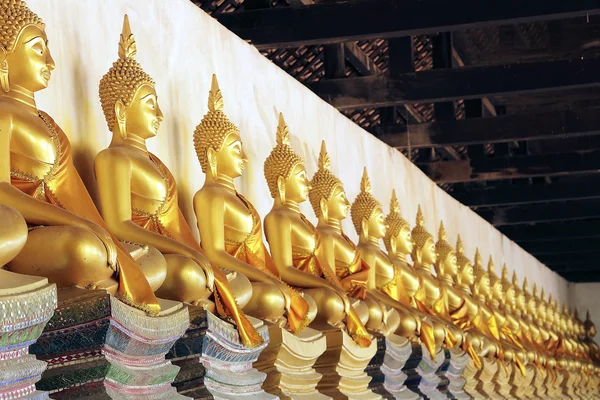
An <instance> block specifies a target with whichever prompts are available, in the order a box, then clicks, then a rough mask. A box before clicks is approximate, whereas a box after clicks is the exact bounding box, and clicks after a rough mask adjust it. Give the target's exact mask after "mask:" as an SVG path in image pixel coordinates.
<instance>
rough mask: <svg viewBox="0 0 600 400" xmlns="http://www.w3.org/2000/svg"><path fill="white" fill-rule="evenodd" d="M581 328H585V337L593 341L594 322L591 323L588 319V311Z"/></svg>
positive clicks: (594, 333)
mask: <svg viewBox="0 0 600 400" xmlns="http://www.w3.org/2000/svg"><path fill="white" fill-rule="evenodd" d="M583 326H584V328H585V336H586V337H588V338H590V339H593V338H594V337H595V336H596V333H597V331H596V325H595V324H594V322H592V319H591V318H590V312H589V311H588V312H587V314H586V316H585V322H584V323H583Z"/></svg>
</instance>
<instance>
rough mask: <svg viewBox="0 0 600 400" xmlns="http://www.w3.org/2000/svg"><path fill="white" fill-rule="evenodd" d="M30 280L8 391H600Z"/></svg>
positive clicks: (2, 304)
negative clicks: (242, 333) (142, 307)
mask: <svg viewBox="0 0 600 400" xmlns="http://www.w3.org/2000/svg"><path fill="white" fill-rule="evenodd" d="M3 273H4V272H3ZM29 289H30V290H29V291H26V292H21V293H20V294H18V295H15V294H14V293H8V292H0V293H2V296H0V308H1V310H2V311H3V313H2V318H1V320H0V400H8V399H20V398H26V399H46V398H48V397H50V398H54V399H185V398H192V399H227V400H229V399H234V398H235V399H239V398H245V399H253V400H262V399H264V400H268V399H277V398H281V399H298V400H299V399H311V400H314V399H319V400H320V399H336V400H337V399H353V400H354V399H356V400H363V399H364V400H375V399H420V398H423V399H448V398H450V399H472V398H473V399H484V398H489V399H505V398H524V399H525V398H526V399H540V398H562V399H591V398H600V397H598V388H597V387H596V388H594V387H592V386H591V384H592V382H591V381H588V382H589V384H588V385H578V384H577V383H580V382H581V376H578V375H579V374H577V373H569V372H567V371H562V372H560V371H559V372H557V373H556V375H555V376H550V375H549V374H548V372H547V371H546V370H544V369H537V368H534V367H530V366H528V367H527V374H526V375H525V376H522V374H521V373H520V372H518V371H516V370H514V369H516V368H514V367H512V366H511V365H508V366H507V365H503V364H502V363H501V362H499V361H498V360H494V359H487V358H486V359H483V365H482V368H477V367H476V366H475V365H474V363H473V361H472V360H471V359H470V358H469V356H468V354H466V353H465V352H463V351H462V350H454V349H453V350H447V349H442V350H441V351H439V352H438V354H437V356H436V358H435V360H433V359H432V358H431V357H430V356H429V352H428V351H427V350H426V348H425V347H424V346H423V345H421V344H418V343H412V342H410V341H409V340H407V339H406V338H403V337H400V336H397V335H390V336H388V337H387V338H384V337H383V336H381V335H375V338H376V339H377V340H373V342H372V344H371V346H370V347H368V348H360V347H359V346H358V345H356V343H355V342H354V341H353V340H352V339H350V337H349V336H348V335H347V334H346V333H345V332H344V331H342V330H338V329H326V330H323V331H317V330H315V329H311V328H307V329H305V330H304V331H303V332H302V333H301V334H298V335H293V334H290V333H289V332H287V331H286V330H283V329H282V328H280V327H278V326H276V325H272V324H271V325H268V324H266V323H264V322H262V321H260V320H257V319H252V320H251V321H252V323H253V325H254V326H255V328H256V329H257V331H258V332H259V333H260V335H261V336H262V337H263V339H264V343H263V344H262V345H261V346H259V347H256V348H247V347H244V346H243V345H242V344H241V343H240V340H239V336H238V333H237V330H236V329H235V327H234V326H233V325H231V324H229V323H227V322H225V321H223V320H222V319H219V318H217V317H215V316H214V315H213V314H212V313H210V312H209V311H206V310H204V309H203V308H201V307H192V306H188V307H185V306H184V305H183V304H182V303H177V302H172V301H165V300H161V309H162V311H161V314H160V315H159V316H158V317H148V316H146V315H145V314H144V313H142V312H141V311H139V310H136V309H134V308H132V307H129V306H127V305H125V304H124V303H122V302H119V301H117V300H116V299H115V298H114V297H112V296H111V295H109V294H107V293H106V292H105V291H102V290H92V291H90V290H83V289H77V288H68V289H60V290H58V292H57V291H56V288H55V286H54V285H49V284H48V283H47V281H46V280H45V279H38V278H32V282H31V287H30V288H29ZM55 306H56V310H55V311H54V313H52V311H51V310H53V309H54V308H55ZM49 310H50V311H49Z"/></svg>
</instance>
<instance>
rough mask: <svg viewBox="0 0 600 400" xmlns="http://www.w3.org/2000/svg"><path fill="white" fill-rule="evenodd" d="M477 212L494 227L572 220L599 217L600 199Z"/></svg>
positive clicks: (499, 208)
mask: <svg viewBox="0 0 600 400" xmlns="http://www.w3.org/2000/svg"><path fill="white" fill-rule="evenodd" d="M478 214H479V215H480V216H481V217H482V218H484V219H486V220H487V221H489V223H490V224H492V225H494V226H495V227H499V226H506V225H524V224H533V223H540V222H551V221H574V220H581V219H589V218H600V201H598V200H584V201H577V202H570V203H548V204H531V205H525V206H512V207H498V208H491V209H488V210H480V211H479V212H478Z"/></svg>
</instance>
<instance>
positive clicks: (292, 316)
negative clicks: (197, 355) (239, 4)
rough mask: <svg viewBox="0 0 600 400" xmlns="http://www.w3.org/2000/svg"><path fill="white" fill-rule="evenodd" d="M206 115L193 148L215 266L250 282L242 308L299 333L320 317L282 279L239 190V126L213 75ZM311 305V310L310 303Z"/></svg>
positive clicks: (242, 159)
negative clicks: (228, 112)
mask: <svg viewBox="0 0 600 400" xmlns="http://www.w3.org/2000/svg"><path fill="white" fill-rule="evenodd" d="M208 110H209V111H208V113H207V114H206V115H205V116H204V118H203V119H202V122H200V124H199V125H198V126H197V127H196V130H195V131H194V146H195V149H196V154H197V156H198V159H199V161H200V166H201V167H202V171H203V172H204V173H206V181H205V182H204V185H203V186H202V188H201V189H200V190H199V191H198V192H197V193H196V195H195V196H194V211H195V213H196V218H197V220H198V228H199V230H200V237H201V238H202V241H201V245H202V249H203V250H204V252H205V254H206V256H207V257H208V259H209V260H210V261H211V262H212V263H213V264H215V265H219V266H220V267H222V268H224V269H227V270H231V271H235V272H238V273H241V274H243V275H245V276H247V277H248V279H250V281H251V282H252V297H251V299H250V301H249V302H248V304H247V305H246V306H245V307H244V311H245V312H246V313H247V314H249V315H252V316H254V317H257V318H260V319H264V320H267V321H271V322H277V323H279V324H281V325H283V324H285V322H286V320H285V319H283V318H282V315H283V314H284V313H286V312H287V324H288V327H289V329H290V331H291V332H292V333H297V332H300V331H301V330H302V329H303V328H304V327H305V326H306V325H308V324H309V323H310V322H311V321H312V320H313V319H314V317H315V315H316V306H315V304H314V301H312V299H310V297H309V296H305V298H303V296H302V295H301V294H300V293H298V292H297V291H296V290H294V289H292V288H291V287H289V286H288V285H287V284H285V283H284V282H282V281H281V278H280V272H279V270H278V269H277V267H276V266H275V264H274V262H273V260H272V259H271V255H270V254H269V253H268V251H267V248H266V247H265V244H264V243H263V239H262V224H261V219H260V216H259V215H258V212H257V211H256V209H255V208H254V206H253V205H252V204H251V203H250V202H249V201H248V200H246V199H245V198H244V197H243V196H242V195H241V194H240V193H238V192H237V190H236V189H235V184H234V182H233V180H234V179H235V178H237V177H239V176H241V175H242V172H243V170H244V164H245V163H246V162H247V161H248V160H247V158H246V154H245V153H244V150H243V148H242V141H241V138H240V131H239V129H238V128H237V127H236V126H235V125H234V124H233V123H232V122H231V121H229V119H228V118H227V116H226V115H225V113H223V96H222V94H221V90H220V89H219V85H218V82H217V77H216V76H215V75H213V79H212V86H211V90H210V93H209V96H208ZM307 301H310V302H311V307H310V309H309V303H307Z"/></svg>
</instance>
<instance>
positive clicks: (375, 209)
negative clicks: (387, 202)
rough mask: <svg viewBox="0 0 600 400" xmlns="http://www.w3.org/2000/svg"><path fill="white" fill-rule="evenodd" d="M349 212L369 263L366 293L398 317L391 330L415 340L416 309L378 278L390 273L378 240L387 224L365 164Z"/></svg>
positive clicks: (418, 322) (418, 324)
mask: <svg viewBox="0 0 600 400" xmlns="http://www.w3.org/2000/svg"><path fill="white" fill-rule="evenodd" d="M350 215H351V218H352V224H353V225H354V228H355V229H356V233H358V236H359V240H358V246H357V250H358V254H359V256H360V258H361V259H362V261H363V262H364V263H365V265H367V266H368V267H369V269H368V280H367V290H368V292H369V294H370V295H371V296H373V298H374V299H376V300H377V301H378V302H380V303H381V304H383V305H384V306H385V307H388V308H390V309H393V310H394V311H395V312H396V313H397V315H398V316H399V317H400V321H399V325H397V326H398V327H397V328H396V329H395V331H394V332H390V333H395V334H397V335H399V336H402V337H405V338H407V339H409V340H411V341H417V339H418V337H419V336H420V333H421V320H420V318H419V313H416V312H414V310H413V309H412V308H411V307H410V306H408V305H407V304H404V303H402V302H400V301H399V300H396V299H395V298H393V297H392V296H390V295H389V293H392V294H393V292H394V291H393V289H391V288H390V280H389V279H387V280H386V279H385V278H384V279H381V278H382V277H383V276H386V275H389V274H390V272H392V274H393V270H394V264H393V263H392V261H391V260H390V258H389V257H388V255H387V254H386V253H384V252H383V251H382V250H381V247H380V245H379V241H380V240H381V239H383V238H384V237H385V234H386V230H387V226H386V224H385V220H384V214H383V208H382V207H381V203H379V202H378V201H377V200H376V199H375V197H373V195H372V194H371V182H370V181H369V176H368V175H367V169H366V168H365V169H364V173H363V177H362V179H361V183H360V193H359V194H358V196H357V197H356V200H354V203H352V207H351V209H350ZM384 282H385V284H384ZM397 283H400V282H396V281H395V280H392V283H391V286H393V285H394V284H397ZM386 292H387V293H386ZM388 324H389V319H388ZM394 325H396V323H394ZM428 334H429V337H427V338H425V341H424V343H426V342H428V343H429V346H428V349H429V351H430V352H431V353H432V354H431V355H432V358H433V359H435V349H434V348H432V346H433V344H434V339H435V338H434V337H433V331H432V330H431V329H429V330H428Z"/></svg>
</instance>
